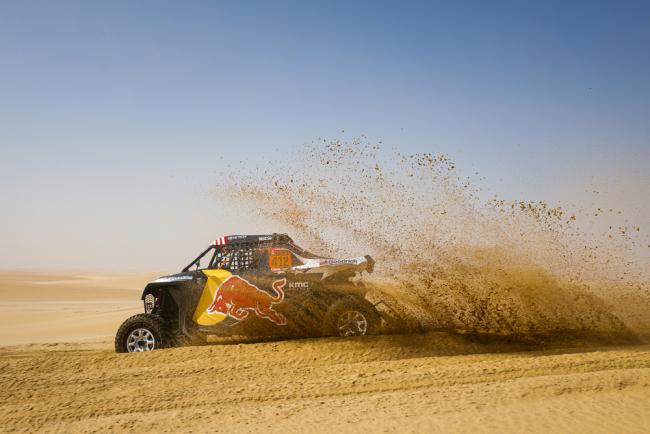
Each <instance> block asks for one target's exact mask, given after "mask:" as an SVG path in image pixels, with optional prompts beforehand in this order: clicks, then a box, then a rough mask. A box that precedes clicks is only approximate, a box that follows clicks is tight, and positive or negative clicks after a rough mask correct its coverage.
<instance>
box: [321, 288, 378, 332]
mask: <svg viewBox="0 0 650 434" xmlns="http://www.w3.org/2000/svg"><path fill="white" fill-rule="evenodd" d="M380 327H381V317H380V316H379V314H378V313H377V310H375V307H374V306H373V305H372V304H370V303H369V302H368V301H367V300H366V299H362V298H358V297H344V298H341V299H339V300H338V301H336V302H334V303H333V304H332V305H331V306H330V308H329V309H328V310H327V314H326V315H325V321H324V327H323V334H324V335H326V336H364V335H373V334H377V333H378V332H379V329H380Z"/></svg>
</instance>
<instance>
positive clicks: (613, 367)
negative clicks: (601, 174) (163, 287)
mask: <svg viewBox="0 0 650 434" xmlns="http://www.w3.org/2000/svg"><path fill="white" fill-rule="evenodd" d="M0 277H1V279H2V280H1V283H0V295H1V296H2V298H1V299H0V309H1V310H2V311H1V317H2V320H1V321H2V322H1V323H0V324H1V329H0V333H1V335H0V336H1V337H2V343H3V344H4V346H2V347H0V431H2V432H33V431H38V432H65V433H69V432H233V431H235V432H237V431H241V432H260V431H273V432H304V431H320V432H324V431H326V432H332V431H335V432H431V431H440V432H468V431H471V432H548V431H554V432H572V433H573V432H603V433H605V432H607V433H609V432H626V433H627V432H629V433H634V432H639V433H641V432H649V431H650V345H647V344H637V345H630V346H603V345H602V341H593V342H589V341H585V340H575V339H574V340H570V341H569V340H567V341H565V342H563V343H562V344H560V343H557V342H556V343H554V344H548V343H547V344H544V345H537V346H531V345H530V344H522V343H511V342H510V343H509V342H503V341H494V340H492V341H490V342H487V341H478V340H476V339H474V338H470V337H468V336H461V335H449V334H445V333H428V334H419V335H389V336H373V337H366V338H358V339H334V338H331V339H307V340H295V341H279V342H266V343H249V344H241V343H240V344H221V345H209V346H205V347H186V348H177V349H167V350H160V351H155V352H153V353H145V354H115V353H114V351H113V349H112V342H111V339H112V334H113V333H114V331H115V328H116V327H117V325H119V322H120V321H122V320H123V319H124V318H126V317H127V316H129V315H130V314H131V313H132V312H133V311H138V310H141V305H140V302H139V300H138V296H139V291H140V289H141V287H142V285H143V284H144V282H146V281H147V280H148V279H149V278H150V276H145V275H122V276H108V275H104V276H100V275H94V276H89V275H75V274H67V275H63V274H51V275H43V274H38V275H36V274H31V273H3V274H2V275H1V276H0ZM26 342H41V343H31V344H26ZM15 343H22V344H21V345H14V344H15ZM10 344H11V345H10Z"/></svg>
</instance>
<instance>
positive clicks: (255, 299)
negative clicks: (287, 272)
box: [206, 276, 287, 325]
mask: <svg viewBox="0 0 650 434" xmlns="http://www.w3.org/2000/svg"><path fill="white" fill-rule="evenodd" d="M286 284H287V279H280V280H276V281H274V282H273V284H272V285H271V286H272V288H273V291H275V293H276V295H275V296H272V295H270V294H269V293H267V292H265V291H262V290H261V289H259V288H258V287H257V286H255V285H253V284H252V283H250V282H248V281H247V280H244V279H242V278H241V277H239V276H230V277H228V278H227V279H226V280H224V281H223V283H222V284H221V285H220V286H219V287H218V288H217V291H216V293H215V295H214V300H213V301H212V304H211V305H210V306H209V307H208V308H207V310H206V312H207V313H208V314H213V313H217V312H218V313H221V314H224V315H228V316H230V317H233V318H236V319H238V320H242V319H244V318H246V317H247V316H248V314H249V312H250V311H253V312H255V315H257V316H259V317H261V318H266V319H268V320H269V321H271V322H273V323H275V324H278V325H285V324H286V323H287V319H286V318H285V317H284V315H282V314H281V313H278V312H276V311H275V310H274V309H273V305H274V304H277V303H281V302H282V300H284V291H283V289H284V286H285V285H286Z"/></svg>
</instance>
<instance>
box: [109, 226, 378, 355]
mask: <svg viewBox="0 0 650 434" xmlns="http://www.w3.org/2000/svg"><path fill="white" fill-rule="evenodd" d="M374 262H375V261H374V260H373V259H372V258H371V257H370V256H362V257H358V258H352V259H329V258H323V257H320V256H316V255H313V254H311V253H309V252H307V251H305V250H303V249H301V248H300V247H298V246H297V245H296V244H295V243H294V242H293V240H292V239H291V238H290V237H289V236H288V235H286V234H273V235H231V236H225V237H221V238H218V239H216V240H214V241H213V242H212V243H211V245H210V247H208V248H207V249H206V250H204V251H203V252H202V253H201V254H200V255H199V256H198V257H197V258H196V259H194V260H193V261H192V262H191V263H190V264H189V265H188V266H187V267H185V268H184V269H183V271H182V272H181V273H178V274H174V275H170V276H164V277H160V278H159V279H156V280H154V281H153V282H151V283H149V284H148V285H147V286H146V287H145V288H144V291H143V292H142V300H143V301H144V311H145V313H143V314H139V315H135V316H132V317H131V318H129V319H127V320H126V321H124V323H123V324H122V325H121V326H120V328H119V330H118V331H117V335H116V336H115V351H117V352H141V351H150V350H154V349H158V348H165V347H171V346H177V345H183V344H186V343H190V344H201V343H205V341H206V340H207V336H208V335H217V336H248V337H251V336H254V337H263V336H273V337H276V336H277V337H289V336H295V337H307V336H355V335H366V334H373V333H376V332H377V331H378V330H379V328H380V326H381V317H380V315H379V313H378V312H377V310H376V309H375V306H373V304H371V303H370V302H369V301H368V300H366V298H365V292H366V291H365V287H364V285H363V283H361V282H360V281H359V280H358V278H357V277H358V276H359V275H360V274H361V273H362V272H363V271H366V272H369V273H370V272H372V271H373V266H374ZM202 263H203V264H204V265H202Z"/></svg>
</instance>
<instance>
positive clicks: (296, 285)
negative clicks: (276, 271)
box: [289, 282, 309, 289]
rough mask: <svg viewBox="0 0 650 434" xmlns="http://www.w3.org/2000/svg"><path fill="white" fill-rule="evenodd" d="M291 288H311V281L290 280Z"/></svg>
mask: <svg viewBox="0 0 650 434" xmlns="http://www.w3.org/2000/svg"><path fill="white" fill-rule="evenodd" d="M289 288H294V289H309V282H289Z"/></svg>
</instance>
